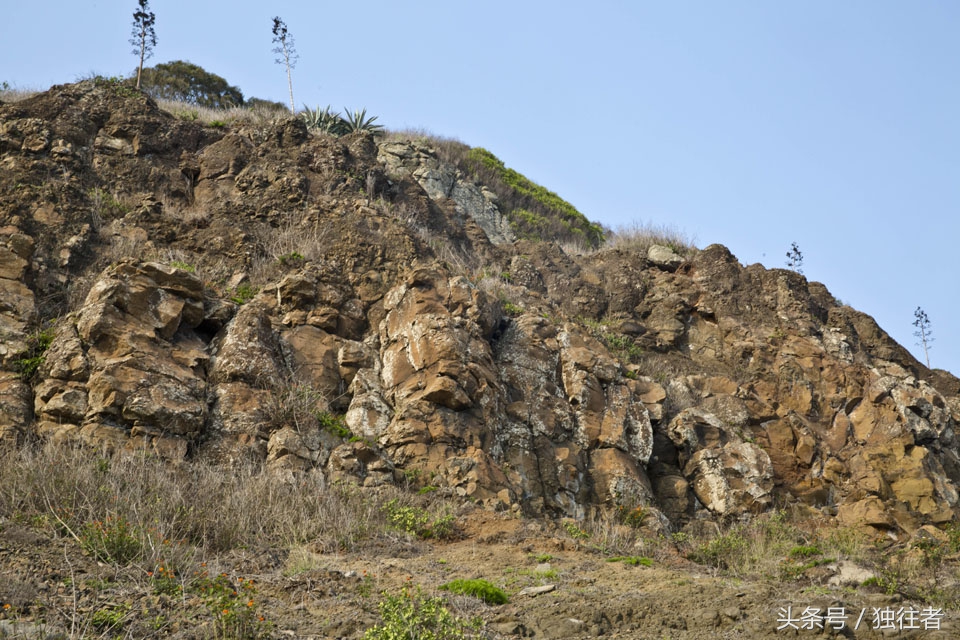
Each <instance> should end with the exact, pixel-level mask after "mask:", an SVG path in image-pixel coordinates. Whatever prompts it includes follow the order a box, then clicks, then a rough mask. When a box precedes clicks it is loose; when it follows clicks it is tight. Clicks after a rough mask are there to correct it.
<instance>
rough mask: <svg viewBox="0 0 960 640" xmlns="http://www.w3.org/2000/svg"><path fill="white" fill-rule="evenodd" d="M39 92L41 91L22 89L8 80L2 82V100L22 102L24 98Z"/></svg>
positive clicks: (0, 97)
mask: <svg viewBox="0 0 960 640" xmlns="http://www.w3.org/2000/svg"><path fill="white" fill-rule="evenodd" d="M38 93H40V92H39V91H36V90H34V89H21V88H18V87H11V86H10V85H8V84H7V83H6V82H3V83H0V102H7V103H14V102H20V101H22V100H26V99H27V98H32V97H33V96H35V95H37V94H38Z"/></svg>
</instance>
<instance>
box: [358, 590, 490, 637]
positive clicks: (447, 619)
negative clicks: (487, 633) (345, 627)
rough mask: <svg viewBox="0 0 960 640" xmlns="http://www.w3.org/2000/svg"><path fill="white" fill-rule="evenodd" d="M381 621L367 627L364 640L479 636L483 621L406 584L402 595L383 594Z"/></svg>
mask: <svg viewBox="0 0 960 640" xmlns="http://www.w3.org/2000/svg"><path fill="white" fill-rule="evenodd" d="M378 609H379V610H380V617H381V618H382V620H383V622H382V624H379V625H377V626H375V627H371V628H370V629H367V631H366V633H364V634H363V638H364V640H461V639H464V638H473V637H477V632H478V631H479V630H480V628H481V627H482V626H483V621H482V620H480V619H479V618H475V619H473V620H471V621H467V620H464V619H463V618H459V617H457V616H454V615H453V614H452V613H450V610H449V609H447V607H446V605H445V603H444V601H443V598H429V597H425V596H424V595H423V593H422V592H421V590H420V588H419V587H418V588H417V590H416V592H413V591H411V590H410V588H409V587H404V588H403V589H402V590H401V591H400V594H399V595H390V594H387V593H384V594H383V600H381V601H380V604H379V605H378Z"/></svg>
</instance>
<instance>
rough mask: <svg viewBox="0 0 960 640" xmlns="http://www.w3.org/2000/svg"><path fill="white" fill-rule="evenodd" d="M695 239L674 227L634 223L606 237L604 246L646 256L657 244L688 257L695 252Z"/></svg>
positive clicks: (619, 228) (621, 227)
mask: <svg viewBox="0 0 960 640" xmlns="http://www.w3.org/2000/svg"><path fill="white" fill-rule="evenodd" d="M694 242H695V238H691V237H689V236H687V235H686V234H685V233H683V232H682V231H680V230H678V229H677V228H676V227H673V226H670V225H663V224H653V223H650V222H645V223H640V222H634V223H631V224H629V225H624V226H620V227H617V229H616V230H614V231H612V232H610V233H609V234H608V236H607V243H606V246H607V247H608V248H610V249H623V250H627V251H636V252H638V253H642V254H644V255H645V254H646V253H647V251H648V250H649V249H650V247H651V246H653V245H655V244H658V245H663V246H665V247H670V248H671V249H673V251H674V252H675V253H677V254H678V255H681V256H689V255H692V254H693V253H695V252H696V251H697V248H696V246H695V245H694Z"/></svg>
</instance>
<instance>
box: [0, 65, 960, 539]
mask: <svg viewBox="0 0 960 640" xmlns="http://www.w3.org/2000/svg"><path fill="white" fill-rule="evenodd" d="M0 166H2V167H3V168H4V171H3V172H2V174H0V216H2V220H0V233H2V236H0V335H2V341H0V365H2V366H0V369H2V370H0V440H2V441H3V442H5V443H7V444H8V445H15V444H17V443H21V442H23V441H24V440H25V439H28V438H42V439H48V440H53V441H63V442H67V441H81V442H84V443H87V444H90V445H92V446H96V447H102V448H107V449H111V450H123V449H149V450H152V451H154V452H156V453H157V454H159V455H161V456H163V457H164V458H167V459H170V460H172V461H176V462H184V461H189V460H191V459H194V458H206V459H211V460H217V461H221V462H224V463H228V462H229V461H231V460H235V459H237V458H240V457H250V458H253V459H257V460H262V461H266V463H267V465H268V466H269V467H270V468H272V469H274V470H276V471H277V472H278V473H283V474H287V475H289V474H298V473H320V474H324V475H325V476H326V477H327V478H328V479H329V480H331V481H333V480H351V481H355V482H357V483H360V484H364V485H376V484H382V483H391V482H400V481H404V482H421V483H423V484H431V485H439V486H444V487H449V488H450V490H452V491H453V492H455V493H456V494H457V495H460V496H463V497H464V498H469V499H471V500H474V501H479V502H481V503H483V504H486V505H488V506H490V507H492V508H497V509H515V510H522V511H524V512H526V513H529V514H546V515H554V516H561V515H563V516H573V517H584V516H587V515H589V514H591V513H592V512H594V511H597V510H601V511H610V512H616V511H617V510H618V509H619V508H634V507H636V506H641V505H642V506H645V507H647V508H648V509H649V512H650V513H655V514H657V520H658V521H661V522H666V523H668V526H671V527H674V528H679V527H682V526H684V525H685V524H687V523H688V522H691V521H694V520H697V519H715V520H721V519H729V518H737V517H745V516H748V515H749V514H751V513H756V512H760V511H764V510H767V509H771V508H773V506H774V505H775V504H783V503H785V502H791V501H793V502H799V503H803V504H805V505H807V506H808V508H810V509H814V510H818V511H819V512H820V513H821V514H823V515H824V516H827V517H836V518H837V519H839V520H840V521H841V522H843V523H845V524H850V525H853V526H870V527H873V528H876V529H882V530H886V531H889V532H890V533H891V534H896V533H897V532H899V531H901V530H903V531H907V532H912V531H915V530H917V529H918V528H920V527H921V526H924V525H930V524H934V525H936V524H939V523H944V522H946V521H948V520H950V519H952V518H954V517H955V515H956V513H957V507H958V504H957V503H958V492H957V487H958V483H960V457H958V454H957V436H956V425H957V421H958V419H960V396H958V395H957V393H958V389H960V382H958V381H957V380H956V379H955V378H953V377H952V376H950V375H949V374H947V373H946V372H930V371H928V370H927V369H926V368H924V367H923V366H922V365H921V364H920V363H918V362H917V361H916V360H915V359H913V358H912V357H911V356H910V355H909V353H908V352H907V351H906V350H905V349H903V348H902V347H901V346H899V345H897V344H896V343H895V342H894V341H893V340H891V339H890V338H889V337H888V336H887V335H886V334H885V333H884V332H883V331H882V330H881V329H880V328H879V327H878V326H877V325H876V323H875V322H873V320H872V319H871V318H869V317H868V316H865V315H864V314H861V313H859V312H857V311H855V310H853V309H850V308H849V307H846V306H844V305H841V304H840V303H838V302H837V301H836V300H835V299H834V298H833V297H832V296H831V295H830V294H829V292H828V291H827V290H826V288H825V287H824V286H823V285H821V284H819V283H815V282H808V281H807V280H806V279H804V278H803V277H802V276H800V275H798V274H796V273H793V272H789V271H785V270H781V269H772V270H768V269H765V268H763V267H762V266H760V265H751V266H748V267H744V266H742V265H740V264H739V263H738V262H737V260H736V259H735V258H734V257H733V256H732V255H731V254H730V252H729V251H728V250H727V249H725V248H724V247H722V246H719V245H712V246H709V247H706V248H705V249H703V250H701V251H690V252H688V253H686V254H685V255H680V253H678V252H677V251H676V248H673V249H671V248H667V247H659V246H655V247H653V248H651V249H650V250H649V251H645V252H643V253H639V252H637V251H629V250H611V249H607V250H601V251H597V252H594V253H591V254H589V255H586V256H580V257H578V256H572V255H568V254H566V253H564V252H563V251H562V250H561V249H560V248H559V247H557V246H556V245H554V244H552V243H550V242H540V243H534V242H529V241H516V240H515V238H514V235H513V233H512V232H511V230H510V227H509V224H508V223H507V222H506V219H505V218H504V217H503V216H502V215H501V212H500V211H499V210H498V209H497V205H496V202H495V198H494V197H493V196H492V193H491V192H490V191H489V190H485V188H484V187H483V186H482V185H479V184H474V183H473V182H471V181H470V180H469V179H467V178H466V177H464V176H462V175H460V174H458V173H457V172H456V171H455V170H453V169H452V168H451V167H450V165H446V164H445V163H443V162H442V161H441V160H440V159H439V157H438V156H437V155H436V154H435V153H434V152H433V151H432V150H430V149H429V148H428V147H427V146H426V145H424V144H422V143H414V142H404V141H391V142H380V143H379V144H378V143H377V142H376V141H375V140H374V139H373V138H371V137H369V136H362V135H357V136H348V137H345V138H342V139H336V138H332V137H326V136H315V135H312V134H308V132H307V131H306V129H305V128H304V127H303V124H302V123H301V122H300V121H298V120H285V121H284V120H281V121H279V122H259V123H257V122H253V123H251V122H247V123H243V124H236V125H232V126H228V127H227V128H226V130H225V131H223V130H216V129H212V128H205V127H203V126H201V125H199V124H196V123H188V122H181V121H178V120H175V119H174V118H172V117H171V116H169V115H167V114H165V113H163V112H162V111H160V110H159V109H158V108H157V107H156V105H155V104H154V103H153V102H152V101H151V100H149V99H147V98H145V97H143V96H140V95H132V96H131V95H129V91H120V90H118V89H117V87H115V86H114V85H112V84H110V83H102V82H101V83H94V82H85V83H79V84H76V85H68V86H64V87H55V88H54V89H52V90H51V91H49V92H47V93H45V94H40V95H38V96H36V97H34V98H31V99H28V100H25V101H23V102H20V103H17V104H10V105H2V106H0ZM51 176H52V177H51ZM50 322H53V325H52V326H53V334H52V341H51V343H50V345H49V348H48V349H47V350H46V352H45V353H43V354H39V355H38V356H37V357H38V358H39V359H40V360H42V364H40V366H39V368H37V370H36V372H32V371H31V372H29V373H24V368H23V366H22V363H23V362H24V360H25V359H26V358H27V357H28V356H29V355H30V354H31V353H33V352H32V351H31V349H33V348H34V347H32V346H31V345H32V344H33V342H31V340H32V339H33V338H32V336H35V335H36V331H37V330H38V329H39V328H42V327H45V326H47V325H48V323H50ZM34 342H35V341H34Z"/></svg>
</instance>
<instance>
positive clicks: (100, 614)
mask: <svg viewBox="0 0 960 640" xmlns="http://www.w3.org/2000/svg"><path fill="white" fill-rule="evenodd" d="M128 612H129V607H128V606H126V605H111V606H107V607H104V608H102V609H97V610H96V611H94V612H93V615H91V616H90V624H91V625H93V626H94V627H95V628H96V629H97V630H98V631H100V632H107V631H113V632H117V631H119V630H120V629H121V628H122V627H123V625H124V623H125V622H126V620H125V618H126V617H127V613H128Z"/></svg>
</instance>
